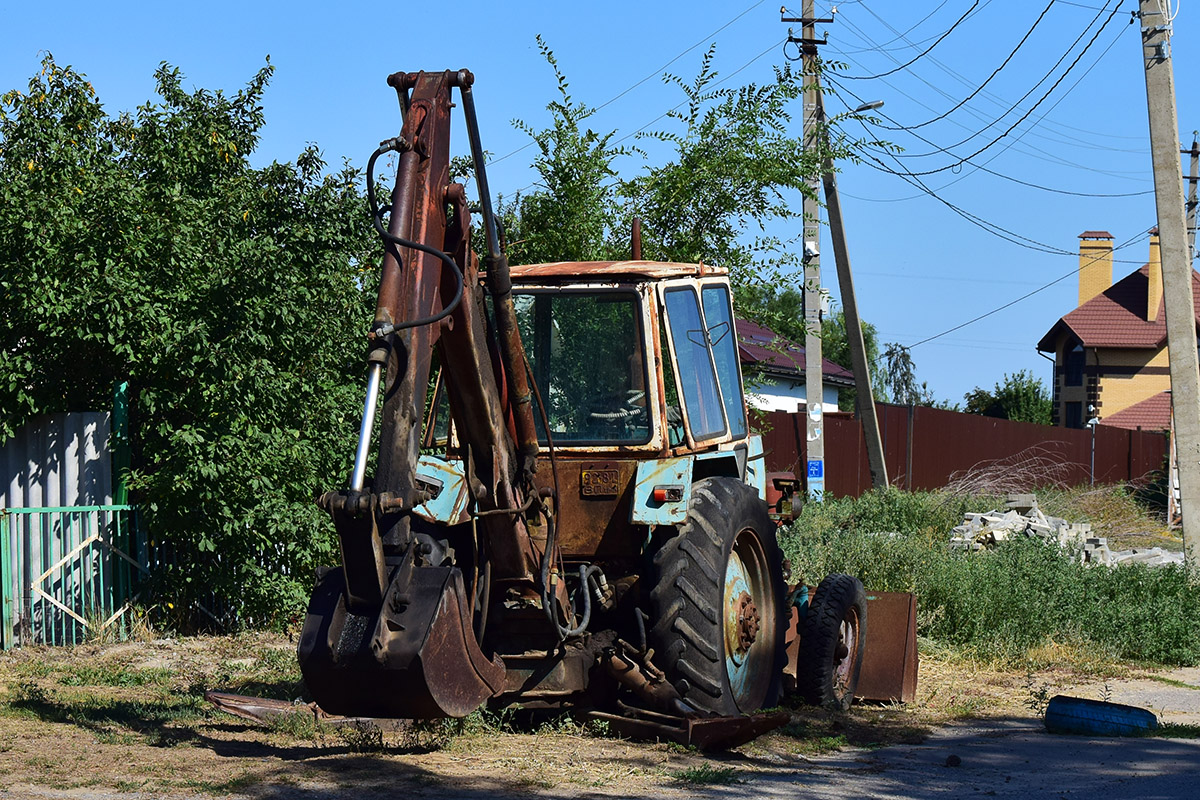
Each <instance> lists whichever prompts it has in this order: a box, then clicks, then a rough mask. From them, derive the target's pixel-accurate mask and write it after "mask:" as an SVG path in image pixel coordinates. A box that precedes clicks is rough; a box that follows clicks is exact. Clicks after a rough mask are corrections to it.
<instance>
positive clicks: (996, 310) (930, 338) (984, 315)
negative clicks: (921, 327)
mask: <svg viewBox="0 0 1200 800" xmlns="http://www.w3.org/2000/svg"><path fill="white" fill-rule="evenodd" d="M1148 235H1149V233H1148V232H1147V233H1139V234H1138V235H1136V236H1134V237H1133V238H1131V239H1127V240H1126V241H1125V242H1123V243H1121V244H1120V245H1117V246H1116V247H1114V248H1113V252H1116V251H1117V250H1122V249H1124V248H1126V247H1129V246H1130V245H1133V244H1136V243H1137V242H1139V241H1141V240H1142V239H1144V238H1145V237H1146V236H1148ZM1081 268H1082V267H1076V268H1075V269H1073V270H1071V271H1070V272H1068V273H1066V274H1064V275H1061V276H1059V277H1057V278H1055V279H1054V280H1052V281H1050V282H1049V283H1046V284H1043V285H1042V286H1039V287H1038V288H1036V289H1034V290H1033V291H1031V292H1026V293H1025V294H1023V295H1021V296H1020V297H1018V298H1016V299H1015V300H1010V301H1009V302H1007V303H1005V304H1004V305H1002V306H997V307H996V308H993V309H992V310H991V311H985V312H984V313H982V314H980V315H979V316H977V317H973V318H971V319H969V320H967V321H966V322H962V323H959V324H958V325H955V326H954V327H953V328H947V329H946V330H944V331H942V332H941V333H935V334H934V335H933V336H927V337H925V338H924V339H922V340H921V341H919V342H914V343H913V344H910V345H908V346H907V347H905V348H904V349H905V350H912V349H913V348H914V347H919V346H921V345H923V344H926V343H928V342H932V341H934V340H935V339H940V338H941V337H943V336H946V335H947V334H950V333H954V332H955V331H958V330H962V329H963V328H965V327H967V326H968V325H974V324H975V323H976V322H979V321H980V320H983V319H987V318H988V317H990V316H992V315H994V314H998V313H1000V312H1001V311H1003V310H1005V309H1006V308H1012V307H1013V306H1015V305H1016V304H1017V303H1020V302H1021V301H1022V300H1027V299H1028V298H1030V297H1033V296H1034V295H1035V294H1038V293H1039V292H1044V291H1045V290H1046V289H1049V288H1050V287H1051V286H1054V285H1055V284H1057V283H1061V282H1062V281H1065V280H1066V279H1067V278H1070V277H1071V276H1073V275H1076V274H1078V273H1079V270H1080V269H1081Z"/></svg>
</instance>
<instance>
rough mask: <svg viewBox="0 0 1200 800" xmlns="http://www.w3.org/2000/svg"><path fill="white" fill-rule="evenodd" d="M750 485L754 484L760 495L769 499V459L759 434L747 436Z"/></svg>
mask: <svg viewBox="0 0 1200 800" xmlns="http://www.w3.org/2000/svg"><path fill="white" fill-rule="evenodd" d="M744 480H745V482H746V484H747V485H748V486H753V487H754V488H755V490H756V491H757V492H758V496H759V497H761V498H762V499H763V500H766V499H767V459H766V457H765V456H764V455H763V441H762V437H761V436H759V435H758V434H754V435H753V436H749V437H747V438H746V477H745V479H744Z"/></svg>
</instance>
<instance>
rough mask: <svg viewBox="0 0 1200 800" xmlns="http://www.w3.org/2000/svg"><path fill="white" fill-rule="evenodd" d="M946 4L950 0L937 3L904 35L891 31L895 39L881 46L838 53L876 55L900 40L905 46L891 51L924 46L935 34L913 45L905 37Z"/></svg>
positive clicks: (887, 50)
mask: <svg viewBox="0 0 1200 800" xmlns="http://www.w3.org/2000/svg"><path fill="white" fill-rule="evenodd" d="M948 2H950V0H942V2H940V3H938V4H937V6H936V7H934V9H933V11H930V12H929V13H928V14H926V15H925V16H923V17H921V19H919V20H918V21H917V22H916V24H914V25H913V26H912V27H910V28H909V29H908V30H906V31H905V32H904V33H898V32H896V31H892V32H893V33H896V34H897V35H896V38H894V39H892V40H891V41H887V42H884V43H883V44H880V45H878V46H877V47H863V48H860V49H858V50H844V51H839V52H844V53H848V54H853V53H866V52H878V53H884V52H891V50H889V49H888V45H891V44H895V43H896V42H899V41H901V40H903V41H905V42H907V44H905V46H904V47H896V48H892V49H893V50H911V49H913V48H914V47H916V46H917V45H922V44H925V42H928V41H929V40H930V39H934V38H936V34H935V35H934V36H930V37H929V38H927V39H922V40H921V41H919V42H915V43H914V42H909V41H908V39H906V38H905V37H907V36H908V34H910V33H912V32H913V31H915V30H916V29H917V28H919V27H921V26H922V25H924V24H925V22H926V21H927V20H928V19H929V18H930V17H932V16H933V15H934V14H936V13H937V12H939V11H941V10H942V9H943V8H944V7H945V6H946V3H948ZM863 8H866V6H863ZM867 10H868V11H869V10H870V9H867Z"/></svg>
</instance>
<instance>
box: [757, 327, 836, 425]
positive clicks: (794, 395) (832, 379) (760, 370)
mask: <svg viewBox="0 0 1200 800" xmlns="http://www.w3.org/2000/svg"><path fill="white" fill-rule="evenodd" d="M737 333H738V357H739V359H740V360H741V362H742V373H743V374H744V375H745V376H746V402H747V403H748V404H749V405H750V406H751V407H753V408H758V409H761V410H763V411H797V410H800V411H803V410H804V409H805V408H806V407H807V396H806V393H805V392H806V389H805V382H804V355H805V353H804V348H803V347H801V346H800V345H798V344H796V343H795V342H792V341H789V340H788V339H785V338H783V337H782V336H780V335H778V334H777V333H775V332H774V331H772V330H771V329H770V328H766V327H763V326H762V325H759V324H757V323H754V322H750V321H749V320H744V319H739V320H737ZM853 386H854V373H853V372H851V371H850V370H848V369H846V368H845V367H842V366H839V365H838V364H835V363H833V362H832V361H830V360H829V359H827V358H824V359H821V390H822V391H821V398H822V403H821V405H822V409H823V410H824V411H826V412H834V411H837V410H838V393H839V392H840V391H841V390H842V389H849V388H853Z"/></svg>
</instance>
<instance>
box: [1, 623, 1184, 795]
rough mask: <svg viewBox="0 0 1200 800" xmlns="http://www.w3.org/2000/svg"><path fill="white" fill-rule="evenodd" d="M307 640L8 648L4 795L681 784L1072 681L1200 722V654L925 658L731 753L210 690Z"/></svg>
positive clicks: (891, 741)
mask: <svg viewBox="0 0 1200 800" xmlns="http://www.w3.org/2000/svg"><path fill="white" fill-rule="evenodd" d="M293 648H294V644H292V643H291V642H289V641H287V639H286V638H285V637H274V636H267V635H244V636H237V637H217V638H189V639H162V640H156V641H151V642H145V643H122V644H110V645H86V646H81V647H76V648H59V649H25V650H17V651H12V652H9V653H5V654H3V655H2V656H0V775H2V776H3V780H2V781H0V798H9V797H12V798H17V797H56V798H88V799H90V798H135V797H179V798H183V797H187V798H194V797H226V796H229V797H255V798H305V799H306V800H307V799H308V798H318V797H330V796H353V797H355V798H364V800H365V799H366V798H374V797H384V796H388V797H394V796H396V795H397V793H402V794H403V795H404V796H413V797H426V796H428V797H433V796H443V797H445V796H454V797H484V796H487V797H490V798H498V797H509V796H523V795H540V796H554V797H590V796H606V797H607V796H635V795H641V796H645V797H650V796H653V797H684V796H694V795H695V794H697V792H698V790H699V789H700V787H706V791H708V790H709V789H712V790H714V791H715V787H718V786H724V787H730V789H731V791H732V787H736V786H739V785H750V784H753V783H755V782H758V781H766V782H770V781H776V782H778V781H779V780H781V776H787V775H791V774H798V773H800V772H802V771H804V770H810V769H812V768H813V765H814V764H820V763H822V760H823V759H835V760H836V759H841V760H843V761H845V760H847V759H848V760H849V761H848V763H849V764H850V765H851V768H852V769H859V768H862V769H867V767H865V766H862V765H863V764H869V763H871V761H870V758H869V756H870V754H872V753H875V752H876V751H879V750H880V748H885V747H888V746H891V745H895V746H915V747H920V746H921V743H922V742H924V741H926V740H927V739H928V738H929V737H931V736H933V735H935V732H937V731H939V730H942V729H945V728H946V727H947V726H950V727H951V728H953V726H954V725H956V724H959V725H961V724H964V723H965V722H970V723H977V722H979V721H981V720H982V721H985V722H986V721H987V720H989V719H994V720H1004V721H1005V724H1011V723H1012V721H1014V720H1015V721H1016V724H1018V725H1022V724H1024V725H1025V727H1027V728H1030V729H1032V728H1033V727H1036V723H1037V718H1036V715H1035V713H1034V711H1033V710H1031V708H1030V706H1036V705H1037V703H1038V702H1039V699H1041V700H1044V699H1045V698H1047V697H1048V696H1050V695H1052V694H1056V693H1059V692H1067V693H1072V694H1076V695H1078V696H1085V697H1092V698H1102V697H1105V696H1107V697H1108V698H1109V699H1113V700H1118V701H1120V700H1126V699H1128V700H1133V701H1136V702H1139V704H1141V705H1144V706H1146V707H1151V708H1153V709H1154V710H1155V711H1156V712H1160V713H1161V714H1162V718H1163V719H1164V720H1167V721H1174V722H1177V723H1183V724H1195V723H1200V690H1198V689H1197V688H1196V687H1197V686H1200V670H1197V671H1194V672H1195V674H1194V675H1193V674H1191V673H1190V672H1182V673H1178V674H1176V673H1172V674H1171V676H1167V677H1164V675H1160V674H1156V673H1145V672H1138V671H1129V670H1123V671H1120V673H1119V674H1113V675H1110V676H1105V675H1103V674H1101V675H1098V676H1097V675H1081V674H1076V673H1068V672H1049V671H1043V672H1039V673H1036V674H1024V673H1018V672H1005V671H996V670H990V669H987V668H985V667H983V666H981V665H978V664H959V663H952V662H946V661H939V660H936V659H934V658H930V657H928V656H925V657H923V661H922V664H921V671H920V678H919V684H918V686H919V688H918V697H917V700H916V701H915V702H914V703H912V704H909V705H907V706H899V705H896V706H864V707H856V708H855V709H854V710H853V711H851V712H850V713H848V714H830V713H826V712H821V711H818V710H814V709H807V708H797V709H793V710H792V713H793V718H792V722H791V724H789V725H788V726H787V727H785V728H782V729H780V730H779V731H777V732H775V733H772V734H769V735H767V736H764V737H761V738H759V739H758V740H756V741H754V742H752V743H750V744H748V745H744V746H742V747H740V748H737V749H736V750H734V751H731V752H728V753H724V754H717V755H709V754H703V753H698V752H695V751H692V750H688V749H686V748H682V747H679V746H677V745H672V744H645V743H636V742H628V741H624V740H621V739H618V738H615V737H612V736H609V735H607V734H606V732H605V731H603V730H597V729H595V728H592V727H586V726H585V727H581V726H579V725H577V724H575V723H574V722H571V721H569V720H565V719H551V720H545V721H542V722H541V723H540V727H538V728H537V729H533V730H531V729H529V728H528V727H524V728H522V727H521V725H523V724H524V725H527V724H528V723H523V722H520V721H517V720H515V719H513V718H511V717H508V716H506V715H494V714H476V715H474V716H473V717H471V718H468V720H466V721H465V722H463V723H460V724H457V725H451V724H447V723H433V724H425V725H421V726H418V727H416V728H410V729H406V730H389V731H381V730H379V729H377V728H373V727H359V728H354V727H348V728H334V727H330V726H326V725H322V724H318V723H316V722H315V721H314V720H313V718H312V716H311V714H298V715H296V716H295V717H292V718H289V719H286V720H284V721H281V722H277V723H275V724H273V725H271V726H262V725H256V724H253V723H248V722H245V721H243V720H241V719H238V718H235V717H232V716H229V715H226V714H223V713H220V712H218V711H216V710H215V709H213V708H212V707H211V706H209V705H208V704H206V703H205V702H204V701H203V699H202V695H203V691H204V690H205V689H221V690H229V691H234V692H240V693H244V694H252V695H258V696H264V697H275V698H278V699H292V697H296V696H298V695H299V693H300V692H301V687H300V685H299V683H298V681H299V674H298V671H297V669H296V667H295V664H294V649H293ZM1138 692H1141V694H1138ZM1156 692H1157V694H1156ZM1181 697H1182V698H1184V700H1182V701H1181V700H1180V698H1181ZM1193 701H1194V702H1193ZM859 754H862V757H860V755H859ZM764 785H765V784H764ZM731 796H732V795H731Z"/></svg>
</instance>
